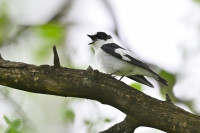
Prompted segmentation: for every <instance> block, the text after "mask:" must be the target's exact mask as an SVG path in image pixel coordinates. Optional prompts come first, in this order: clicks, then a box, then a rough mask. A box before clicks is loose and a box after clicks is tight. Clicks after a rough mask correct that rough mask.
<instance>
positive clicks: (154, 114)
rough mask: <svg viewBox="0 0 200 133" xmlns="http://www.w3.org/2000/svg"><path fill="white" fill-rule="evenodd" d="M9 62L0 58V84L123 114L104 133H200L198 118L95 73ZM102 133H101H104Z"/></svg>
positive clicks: (168, 103) (199, 119)
mask: <svg viewBox="0 0 200 133" xmlns="http://www.w3.org/2000/svg"><path fill="white" fill-rule="evenodd" d="M56 62H57V65H56V66H49V65H42V66H36V65H30V64H25V63H20V62H10V61H6V60H4V59H2V57H1V56H0V84H1V85H4V86H9V87H12V88H15V89H19V90H24V91H28V92H34V93H41V94H50V95H58V96H64V97H80V98H87V99H93V100H97V101H99V102H101V103H103V104H108V105H111V106H113V107H115V108H117V109H119V110H121V111H122V112H124V113H125V114H127V117H126V119H125V120H124V121H122V122H121V123H119V124H116V125H115V126H113V127H111V128H109V129H108V130H106V131H103V132H104V133H109V132H115V133H121V132H126V133H131V132H133V131H134V130H135V128H137V127H139V126H147V127H153V128H156V129H160V130H162V131H166V132H169V133H200V117H199V116H197V115H195V114H191V113H189V112H186V111H184V110H183V109H181V108H179V107H177V106H175V105H173V104H171V103H170V102H165V101H160V100H157V99H155V98H152V97H150V96H148V95H146V94H144V93H142V92H140V91H138V90H136V89H134V88H131V87H130V86H128V85H126V84H125V83H123V82H121V81H118V80H116V79H115V78H113V77H111V76H109V75H106V74H103V73H99V72H98V71H93V70H91V69H89V70H77V69H69V68H63V67H61V66H59V63H58V61H56ZM103 132H102V133H103Z"/></svg>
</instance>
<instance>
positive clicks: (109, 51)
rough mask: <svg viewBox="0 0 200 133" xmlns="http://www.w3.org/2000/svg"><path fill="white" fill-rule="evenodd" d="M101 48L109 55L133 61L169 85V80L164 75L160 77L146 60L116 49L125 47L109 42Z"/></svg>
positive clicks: (132, 62)
mask: <svg viewBox="0 0 200 133" xmlns="http://www.w3.org/2000/svg"><path fill="white" fill-rule="evenodd" d="M101 49H102V50H103V51H104V52H106V53H107V54H109V55H112V56H114V57H116V58H118V59H121V60H123V61H126V62H129V63H131V64H133V65H135V66H138V67H140V68H143V69H145V70H147V71H149V72H150V73H152V74H154V75H155V76H156V77H157V78H156V80H157V81H159V82H160V83H162V84H164V85H167V81H166V80H165V79H163V78H162V77H160V76H159V75H158V74H156V73H155V72H154V71H152V70H151V69H150V68H149V67H148V66H147V65H146V64H145V63H144V62H142V61H140V60H139V59H136V58H134V57H132V56H131V55H128V54H126V53H125V52H124V53H123V54H120V53H117V52H116V51H115V50H116V49H122V50H125V49H124V48H122V47H120V46H118V45H117V44H115V43H107V44H104V45H103V46H101ZM124 57H125V58H127V59H125V58H124ZM137 78H138V77H137ZM140 78H141V77H140Z"/></svg>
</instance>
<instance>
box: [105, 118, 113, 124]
mask: <svg viewBox="0 0 200 133" xmlns="http://www.w3.org/2000/svg"><path fill="white" fill-rule="evenodd" d="M111 121H112V120H111V119H109V118H105V119H104V122H106V123H109V122H111Z"/></svg>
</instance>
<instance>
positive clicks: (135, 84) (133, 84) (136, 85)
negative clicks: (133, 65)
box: [130, 83, 142, 91]
mask: <svg viewBox="0 0 200 133" xmlns="http://www.w3.org/2000/svg"><path fill="white" fill-rule="evenodd" d="M130 86H131V87H133V88H135V89H137V90H139V91H142V85H141V84H140V83H132V84H131V85H130Z"/></svg>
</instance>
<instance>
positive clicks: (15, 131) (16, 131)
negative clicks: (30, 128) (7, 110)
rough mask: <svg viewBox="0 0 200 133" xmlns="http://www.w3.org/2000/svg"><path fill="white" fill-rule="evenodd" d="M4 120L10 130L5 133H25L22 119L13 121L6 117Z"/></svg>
mask: <svg viewBox="0 0 200 133" xmlns="http://www.w3.org/2000/svg"><path fill="white" fill-rule="evenodd" d="M4 120H5V121H6V123H7V124H8V126H9V127H8V128H7V130H6V131H5V133H23V131H22V121H21V120H20V119H16V120H13V121H11V120H10V119H8V117H7V116H4Z"/></svg>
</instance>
